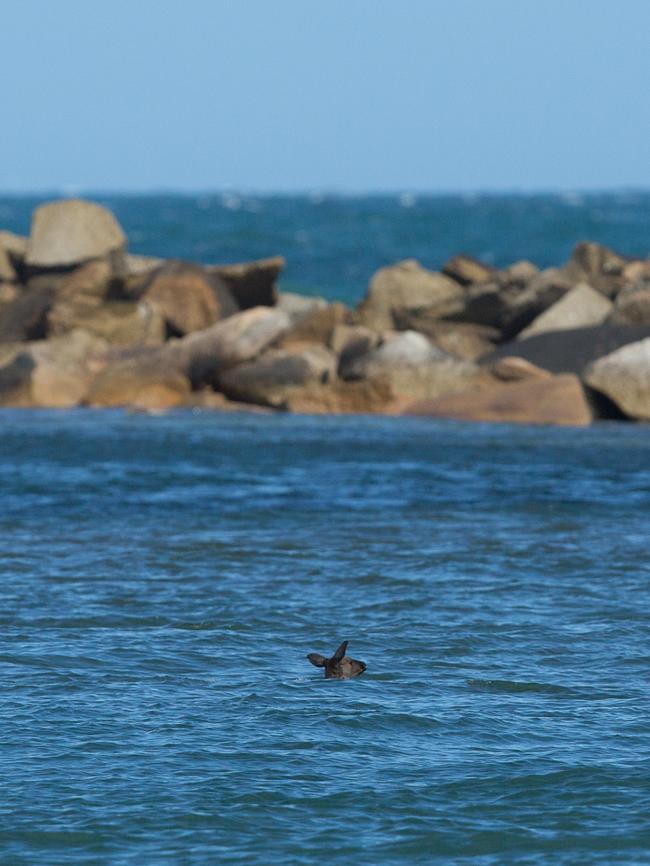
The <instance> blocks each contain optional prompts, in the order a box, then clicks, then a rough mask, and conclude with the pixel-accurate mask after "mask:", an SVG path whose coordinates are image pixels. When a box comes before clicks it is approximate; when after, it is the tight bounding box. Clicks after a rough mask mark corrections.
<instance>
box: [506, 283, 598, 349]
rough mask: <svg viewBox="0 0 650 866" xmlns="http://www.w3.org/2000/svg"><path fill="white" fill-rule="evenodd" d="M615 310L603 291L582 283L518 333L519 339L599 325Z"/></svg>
mask: <svg viewBox="0 0 650 866" xmlns="http://www.w3.org/2000/svg"><path fill="white" fill-rule="evenodd" d="M612 308H613V304H612V302H611V301H610V300H609V299H608V298H606V297H605V296H604V295H603V294H602V293H601V292H597V291H596V289H592V288H591V286H588V285H587V284H586V283H579V284H578V285H577V286H574V287H573V288H572V289H571V290H570V291H568V292H567V293H566V295H564V296H563V297H562V298H560V300H559V301H556V302H555V303H554V304H552V305H551V306H550V307H549V308H548V309H547V310H545V311H544V312H543V313H541V314H540V315H539V316H537V318H536V319H534V320H533V321H532V322H531V323H530V325H528V327H527V328H524V330H523V331H521V332H520V333H519V339H525V338H526V337H532V336H534V335H535V334H543V333H545V332H547V331H568V330H572V329H575V328H589V327H591V326H592V325H600V324H602V322H604V321H605V319H606V318H607V317H608V316H609V315H610V313H611V312H612Z"/></svg>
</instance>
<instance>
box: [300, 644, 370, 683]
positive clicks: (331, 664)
mask: <svg viewBox="0 0 650 866" xmlns="http://www.w3.org/2000/svg"><path fill="white" fill-rule="evenodd" d="M347 648H348V642H347V641H346V640H345V641H343V643H342V644H341V646H340V647H339V648H338V649H337V651H336V652H335V653H334V655H333V656H332V658H329V659H326V658H325V656H322V655H320V653H309V655H308V656H307V658H308V659H309V661H310V662H311V663H312V664H313V665H315V666H316V667H317V668H325V679H336V680H349V679H350V678H351V677H358V676H359V674H362V673H363V672H364V671H365V669H366V665H365V662H359V661H357V660H356V659H352V658H350V656H346V654H345V651H346V649H347Z"/></svg>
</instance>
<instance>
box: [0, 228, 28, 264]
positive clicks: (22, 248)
mask: <svg viewBox="0 0 650 866" xmlns="http://www.w3.org/2000/svg"><path fill="white" fill-rule="evenodd" d="M28 242H29V239H28V238H24V237H22V235H16V234H14V233H13V232H8V231H4V230H3V231H0V248H2V249H3V250H4V251H5V252H6V253H7V254H8V255H9V258H10V259H11V261H12V264H13V266H14V267H20V266H21V265H22V264H23V263H24V261H25V256H26V255H27V245H28Z"/></svg>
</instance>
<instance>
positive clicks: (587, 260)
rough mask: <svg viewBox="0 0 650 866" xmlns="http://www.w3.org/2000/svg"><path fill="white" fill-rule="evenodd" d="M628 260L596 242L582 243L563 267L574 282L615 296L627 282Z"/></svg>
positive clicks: (568, 277)
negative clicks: (626, 269) (626, 268)
mask: <svg viewBox="0 0 650 866" xmlns="http://www.w3.org/2000/svg"><path fill="white" fill-rule="evenodd" d="M627 264H628V260H627V259H625V258H624V257H623V256H620V255H618V253H615V252H613V250H610V249H608V248H607V247H604V246H602V245H601V244H595V243H580V244H577V246H576V247H575V249H574V250H573V254H572V256H571V259H570V260H569V261H568V262H567V264H566V265H565V266H564V268H563V269H562V270H563V272H564V274H565V276H566V277H567V279H569V280H570V282H572V283H574V284H575V283H587V284H588V285H590V286H592V287H593V288H594V289H597V290H598V291H599V292H601V293H602V294H603V295H605V296H606V297H608V298H614V297H615V296H616V295H617V294H618V292H619V291H620V289H621V288H622V287H623V285H624V284H625V267H626V265H627Z"/></svg>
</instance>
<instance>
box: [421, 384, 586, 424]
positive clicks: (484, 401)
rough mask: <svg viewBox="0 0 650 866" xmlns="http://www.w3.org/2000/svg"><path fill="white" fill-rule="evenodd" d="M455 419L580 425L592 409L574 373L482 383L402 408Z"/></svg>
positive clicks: (422, 413)
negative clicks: (477, 387)
mask: <svg viewBox="0 0 650 866" xmlns="http://www.w3.org/2000/svg"><path fill="white" fill-rule="evenodd" d="M405 414H408V415H420V416H426V417H430V418H453V419H456V420H459V421H504V422H517V423H522V424H559V425H564V426H572V427H584V426H586V425H588V424H590V423H591V421H592V413H591V409H590V407H589V404H588V402H587V399H586V397H585V394H584V391H583V389H582V386H581V384H580V380H579V379H578V378H577V376H572V375H560V376H550V377H548V378H538V379H534V378H533V379H526V380H525V381H523V382H514V383H511V384H506V383H498V384H492V385H486V386H484V387H482V388H480V389H479V390H475V391H467V392H465V393H463V394H448V395H446V396H442V397H439V398H438V399H436V400H430V401H425V402H420V403H416V404H414V405H412V406H409V407H408V408H407V410H406V412H405Z"/></svg>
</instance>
